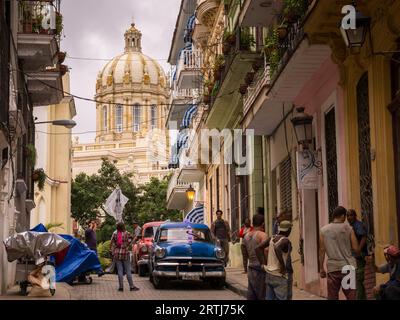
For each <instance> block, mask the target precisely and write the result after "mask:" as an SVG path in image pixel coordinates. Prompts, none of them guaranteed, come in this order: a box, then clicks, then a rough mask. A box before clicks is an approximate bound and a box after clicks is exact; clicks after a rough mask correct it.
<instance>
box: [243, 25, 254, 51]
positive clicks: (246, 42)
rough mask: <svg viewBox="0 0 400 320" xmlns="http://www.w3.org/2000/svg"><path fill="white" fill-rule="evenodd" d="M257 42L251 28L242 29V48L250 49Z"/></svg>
mask: <svg viewBox="0 0 400 320" xmlns="http://www.w3.org/2000/svg"><path fill="white" fill-rule="evenodd" d="M255 44H256V41H255V39H254V36H253V35H252V34H251V33H250V30H249V29H242V30H241V32H240V48H241V49H242V50H250V47H251V46H253V45H255Z"/></svg>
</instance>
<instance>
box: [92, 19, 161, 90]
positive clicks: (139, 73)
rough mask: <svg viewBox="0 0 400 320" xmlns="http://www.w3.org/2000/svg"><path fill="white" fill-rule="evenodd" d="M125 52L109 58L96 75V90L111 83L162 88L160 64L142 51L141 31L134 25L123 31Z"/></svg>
mask: <svg viewBox="0 0 400 320" xmlns="http://www.w3.org/2000/svg"><path fill="white" fill-rule="evenodd" d="M124 37H125V52H124V53H123V54H121V55H118V56H116V57H115V58H114V59H112V60H110V61H109V62H108V63H107V64H106V65H105V67H104V68H103V70H102V71H101V72H100V73H99V74H98V76H97V85H96V89H97V91H99V90H101V89H102V88H106V87H109V86H112V85H119V84H120V85H130V84H142V85H146V86H147V85H156V86H160V87H162V88H164V87H165V85H166V78H165V73H164V71H163V69H162V68H161V66H160V64H159V63H158V62H157V61H155V60H153V59H152V58H150V57H148V56H146V55H145V54H143V53H142V47H141V39H142V33H141V32H140V31H139V30H138V29H136V27H135V25H134V24H132V25H131V27H130V28H129V29H128V30H127V31H126V32H125V34H124Z"/></svg>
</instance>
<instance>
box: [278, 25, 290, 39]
mask: <svg viewBox="0 0 400 320" xmlns="http://www.w3.org/2000/svg"><path fill="white" fill-rule="evenodd" d="M276 32H277V33H278V36H279V39H280V40H283V39H285V38H286V37H287V35H288V33H289V31H288V27H287V25H286V24H284V23H282V24H281V25H280V26H279V27H278V28H277V29H276Z"/></svg>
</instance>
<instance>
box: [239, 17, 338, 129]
mask: <svg viewBox="0 0 400 320" xmlns="http://www.w3.org/2000/svg"><path fill="white" fill-rule="evenodd" d="M307 16H308V12H307V13H306V14H305V15H304V16H303V17H302V18H300V19H299V20H298V21H297V22H295V23H293V24H291V25H290V26H289V28H288V31H287V36H286V37H285V39H282V40H280V41H279V44H278V46H277V48H276V50H277V51H276V52H277V56H278V57H279V59H278V60H276V61H274V63H273V64H272V63H271V61H270V62H269V65H267V66H266V67H264V68H263V69H262V70H260V71H259V72H258V74H256V76H255V77H254V81H253V83H252V84H251V85H250V86H249V87H248V89H247V92H246V93H245V95H244V97H243V108H244V110H243V111H244V115H245V116H244V122H243V123H244V126H245V127H246V128H247V129H254V130H255V134H256V135H271V134H272V133H273V132H274V131H275V129H276V127H277V126H278V125H279V123H280V122H281V120H282V117H283V116H285V115H286V114H287V113H288V112H290V110H291V106H292V104H293V101H294V100H295V99H296V97H297V96H298V95H299V93H300V91H301V90H302V88H303V87H304V86H305V85H306V84H307V82H308V81H309V80H310V79H311V78H312V76H313V74H314V73H315V72H316V71H317V70H319V68H320V67H321V66H322V64H323V63H324V62H325V61H327V59H329V57H330V55H331V51H330V49H329V47H328V46H327V45H319V44H318V45H317V44H316V45H314V44H311V43H310V42H309V40H308V38H307V36H306V34H305V32H304V27H303V26H304V22H305V21H306V19H307ZM283 106H285V107H284V108H283ZM282 108H283V109H282Z"/></svg>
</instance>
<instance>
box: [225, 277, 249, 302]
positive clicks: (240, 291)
mask: <svg viewBox="0 0 400 320" xmlns="http://www.w3.org/2000/svg"><path fill="white" fill-rule="evenodd" d="M225 285H226V288H227V289H228V290H230V291H232V292H234V293H237V294H238V295H240V296H243V297H245V298H246V297H247V289H244V288H243V286H241V285H237V284H234V283H231V282H229V281H226V284H225Z"/></svg>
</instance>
